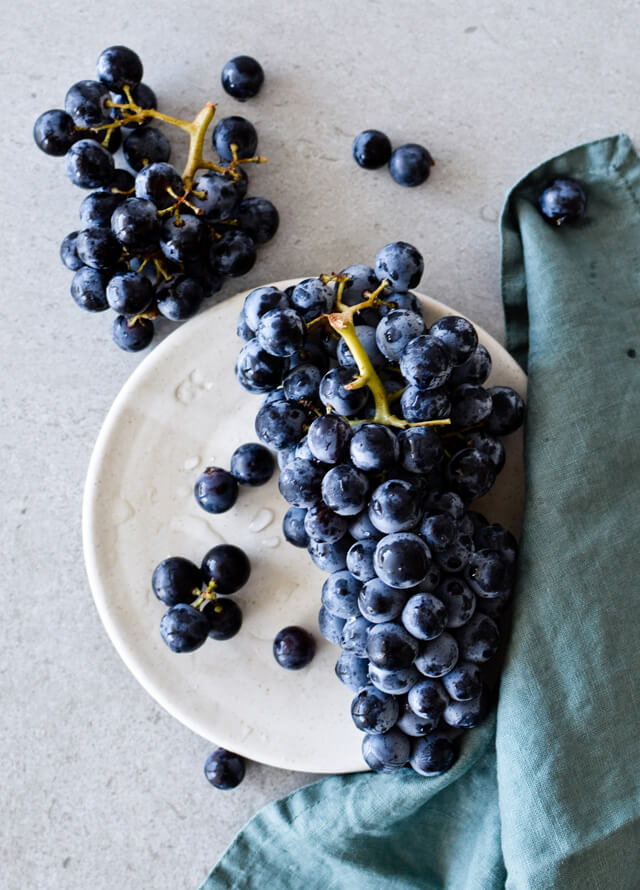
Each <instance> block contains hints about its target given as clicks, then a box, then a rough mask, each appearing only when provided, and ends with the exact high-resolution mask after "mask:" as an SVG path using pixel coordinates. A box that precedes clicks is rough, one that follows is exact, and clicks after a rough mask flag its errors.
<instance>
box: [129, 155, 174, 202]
mask: <svg viewBox="0 0 640 890" xmlns="http://www.w3.org/2000/svg"><path fill="white" fill-rule="evenodd" d="M135 188H136V198H145V199H146V200H147V201H153V203H154V204H155V205H156V208H157V209H158V210H166V209H167V208H168V207H172V206H173V205H174V204H175V203H176V200H177V199H176V197H175V196H178V197H180V195H182V193H183V192H184V186H183V183H182V177H181V176H180V174H179V173H178V171H177V170H176V168H175V167H173V166H172V165H171V164H166V163H164V162H162V161H160V162H157V163H155V164H147V165H146V167H143V168H142V170H140V172H139V173H138V175H137V176H136V183H135ZM170 192H173V195H172V194H170Z"/></svg>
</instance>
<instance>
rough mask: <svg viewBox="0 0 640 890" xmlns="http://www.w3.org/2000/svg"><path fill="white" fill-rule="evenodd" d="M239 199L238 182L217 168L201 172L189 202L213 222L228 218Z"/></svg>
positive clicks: (194, 183) (195, 181)
mask: <svg viewBox="0 0 640 890" xmlns="http://www.w3.org/2000/svg"><path fill="white" fill-rule="evenodd" d="M239 200H240V193H239V189H238V183H236V182H235V181H234V180H233V179H231V178H230V177H229V176H225V175H224V174H223V173H217V172H216V171H215V170H205V171H204V172H201V173H199V174H198V176H197V178H196V179H195V180H194V182H193V186H192V191H191V194H190V195H189V202H190V203H191V204H193V206H194V207H196V208H197V209H198V210H200V211H202V215H203V216H204V217H206V219H208V220H210V221H212V222H214V221H217V220H221V219H228V218H229V217H230V216H231V215H232V214H233V212H234V208H235V206H236V204H237V203H238V201H239Z"/></svg>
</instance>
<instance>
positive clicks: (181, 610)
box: [160, 603, 209, 652]
mask: <svg viewBox="0 0 640 890" xmlns="http://www.w3.org/2000/svg"><path fill="white" fill-rule="evenodd" d="M208 633H209V622H208V620H207V617H206V615H203V614H202V612H199V611H198V610H197V609H194V608H192V607H191V606H189V605H187V604H186V603H178V604H177V605H175V606H171V607H170V608H169V610H168V611H167V612H165V614H164V615H163V616H162V620H161V622H160V635H161V637H162V639H163V641H164V642H165V643H166V644H167V646H168V647H169V648H170V649H171V651H172V652H193V651H194V650H195V649H198V648H199V647H200V646H202V644H203V643H204V641H205V640H206V639H207V635H208Z"/></svg>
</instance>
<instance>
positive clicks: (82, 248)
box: [76, 228, 122, 269]
mask: <svg viewBox="0 0 640 890" xmlns="http://www.w3.org/2000/svg"><path fill="white" fill-rule="evenodd" d="M76 251H77V254H78V256H79V257H80V259H81V260H82V262H83V263H84V264H85V266H90V267H91V268H92V269H110V268H112V267H113V266H115V265H116V264H117V262H118V260H119V259H120V255H121V253H122V245H121V244H120V242H119V241H118V239H117V238H116V237H115V235H114V234H113V232H112V231H111V229H98V228H96V229H83V230H82V232H79V233H78V237H77V239H76Z"/></svg>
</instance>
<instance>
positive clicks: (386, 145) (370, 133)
mask: <svg viewBox="0 0 640 890" xmlns="http://www.w3.org/2000/svg"><path fill="white" fill-rule="evenodd" d="M351 151H352V154H353V157H354V160H355V162H356V164H358V165H359V166H360V167H364V168H365V169H366V170H376V169H377V168H378V167H384V165H385V164H386V163H387V162H388V161H389V158H390V157H391V143H390V142H389V137H388V136H385V134H384V133H382V132H381V131H380V130H363V131H362V132H361V133H358V135H357V136H356V138H355V139H354V140H353V146H352V149H351Z"/></svg>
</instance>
